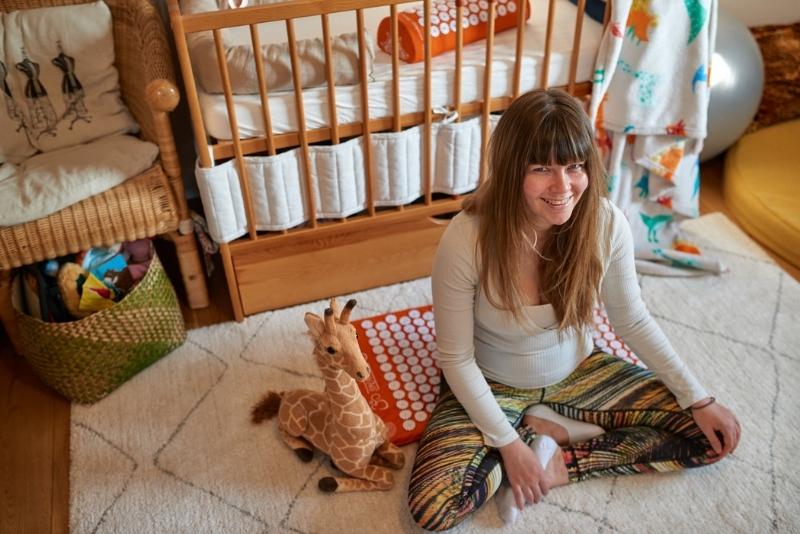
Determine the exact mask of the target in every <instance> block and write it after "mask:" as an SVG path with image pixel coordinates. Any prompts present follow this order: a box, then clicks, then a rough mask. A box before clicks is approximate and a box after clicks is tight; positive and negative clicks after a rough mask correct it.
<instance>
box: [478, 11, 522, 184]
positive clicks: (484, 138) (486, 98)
mask: <svg viewBox="0 0 800 534" xmlns="http://www.w3.org/2000/svg"><path fill="white" fill-rule="evenodd" d="M496 2H497V0H489V6H488V9H489V13H488V14H489V20H488V29H487V30H486V60H485V61H484V67H483V116H482V117H481V169H480V175H479V177H478V184H482V183H483V181H484V180H486V173H487V171H488V163H489V155H488V154H487V153H486V147H487V146H488V144H489V112H490V111H491V108H492V52H493V51H494V23H495V20H494V17H495V13H496V11H497V10H496V8H497V6H496ZM523 3H524V2H523Z"/></svg>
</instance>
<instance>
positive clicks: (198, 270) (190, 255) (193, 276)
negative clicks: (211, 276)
mask: <svg viewBox="0 0 800 534" xmlns="http://www.w3.org/2000/svg"><path fill="white" fill-rule="evenodd" d="M169 238H170V240H172V242H173V243H175V254H176V255H177V257H178V266H179V267H180V270H181V278H182V279H183V287H184V289H185V290H186V300H187V302H188V304H189V307H190V308H191V309H193V310H198V309H201V308H207V307H208V305H209V299H208V286H207V284H206V275H205V272H204V271H203V265H202V263H201V262H200V251H199V249H198V247H197V240H196V239H195V237H194V234H187V235H181V234H179V233H178V232H172V233H170V236H169Z"/></svg>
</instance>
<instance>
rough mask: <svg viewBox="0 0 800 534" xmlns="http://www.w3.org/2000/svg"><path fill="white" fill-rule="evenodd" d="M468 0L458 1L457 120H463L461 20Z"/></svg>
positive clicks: (462, 36) (455, 102)
mask: <svg viewBox="0 0 800 534" xmlns="http://www.w3.org/2000/svg"><path fill="white" fill-rule="evenodd" d="M466 3H467V0H457V2H456V75H455V80H454V84H453V85H454V88H453V91H454V94H453V105H454V107H455V111H456V121H457V122H461V62H462V61H463V53H464V51H463V48H464V26H463V25H462V23H461V20H462V19H463V18H464V7H465V6H466Z"/></svg>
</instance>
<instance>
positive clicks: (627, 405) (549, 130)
mask: <svg viewBox="0 0 800 534" xmlns="http://www.w3.org/2000/svg"><path fill="white" fill-rule="evenodd" d="M489 169H490V177H489V179H488V180H487V181H486V182H485V183H484V184H482V185H481V187H480V188H479V190H478V191H477V192H476V193H475V195H473V196H472V197H471V198H470V199H469V200H468V201H467V203H466V205H465V209H464V211H463V212H462V213H460V214H459V215H457V216H456V217H455V218H453V220H452V221H451V222H450V225H449V226H448V228H447V230H446V231H445V234H444V236H443V237H442V240H441V243H440V245H439V249H438V252H437V254H436V259H435V263H434V268H433V275H432V284H433V304H434V314H435V319H436V337H437V344H438V352H439V356H438V363H439V366H440V367H441V369H442V371H443V373H444V378H445V381H444V382H443V384H442V386H443V387H442V391H441V395H440V399H439V402H438V404H437V406H436V408H435V410H434V413H433V415H432V417H431V420H430V422H429V424H428V427H427V428H426V430H425V433H424V435H423V437H422V440H421V442H420V446H419V449H418V452H417V456H416V460H415V463H414V468H413V471H412V475H411V481H410V484H409V490H408V502H409V507H410V511H411V514H412V515H413V516H414V518H415V520H416V521H417V522H418V523H419V524H420V525H421V526H422V527H424V528H426V529H429V530H446V529H449V528H451V527H453V526H455V525H456V524H458V523H459V522H461V521H462V520H463V519H464V518H465V517H467V516H468V515H469V514H470V513H471V512H473V511H474V510H476V509H477V508H479V507H480V506H481V505H483V504H484V503H485V502H486V501H487V500H488V499H489V498H490V497H491V496H492V495H493V494H494V493H495V492H496V491H497V490H498V489H499V488H501V486H502V488H501V489H503V490H504V491H505V499H504V501H503V502H499V504H501V505H502V506H501V513H502V515H504V518H505V519H506V520H507V521H511V520H513V519H514V513H513V512H514V511H515V510H516V509H522V508H523V507H524V506H525V504H526V503H535V502H539V501H540V500H541V498H542V496H543V495H546V494H547V492H548V490H549V489H551V488H553V487H556V486H560V485H564V484H567V483H568V482H577V481H580V480H584V479H586V478H590V477H598V476H605V475H620V474H628V473H647V472H654V471H668V470H675V469H682V468H685V467H697V466H701V465H705V464H709V463H712V462H715V461H717V460H719V459H721V458H723V457H725V456H726V455H727V454H729V453H730V452H731V451H733V450H734V449H735V448H736V445H737V443H738V441H739V434H740V427H739V423H738V421H737V420H736V418H735V417H734V415H733V414H732V413H731V412H730V411H729V410H728V409H727V408H725V407H724V406H722V405H721V404H720V403H716V402H714V398H713V397H709V395H708V393H707V392H706V390H705V389H704V388H703V386H702V385H701V384H700V383H699V382H698V381H697V379H696V378H695V377H694V376H693V375H692V373H691V372H690V370H689V369H688V368H687V366H686V365H685V364H684V363H683V362H682V361H681V359H680V358H679V356H678V355H677V354H676V353H675V350H674V349H673V348H672V346H671V345H670V343H669V341H668V340H667V339H666V337H665V336H664V334H663V333H662V331H661V329H660V328H659V327H658V325H657V324H656V322H655V321H654V320H653V318H652V317H651V316H650V313H649V312H648V310H647V308H646V307H645V305H644V303H643V302H642V299H641V296H640V290H639V285H638V282H637V279H636V272H635V269H634V257H633V238H632V236H631V231H630V228H629V226H628V222H627V221H626V219H625V217H624V215H623V214H622V212H620V211H619V209H618V208H616V207H615V206H613V205H612V204H611V203H610V202H609V201H608V200H606V199H605V198H603V192H604V190H605V183H606V182H605V176H604V173H603V170H602V166H601V163H600V159H599V155H598V153H597V149H596V146H595V144H594V137H593V133H592V127H591V123H590V120H589V118H588V116H587V115H586V113H585V112H584V111H583V108H582V107H581V106H580V104H579V103H578V101H577V100H575V99H574V98H573V97H571V96H569V95H568V94H567V93H564V92H563V91H558V90H537V91H533V92H530V93H527V94H525V95H522V96H521V97H519V98H518V99H517V100H515V101H514V103H513V104H512V105H511V107H510V108H509V109H508V110H507V111H506V112H505V113H504V114H503V115H502V117H501V119H500V121H499V123H498V124H497V127H496V129H495V131H494V133H493V134H492V137H491V140H490V153H489ZM599 301H602V302H603V303H604V305H605V307H606V311H607V313H608V317H609V319H610V321H611V324H612V325H613V327H614V329H615V330H616V332H617V333H618V334H620V335H621V336H622V338H623V339H624V340H625V342H626V343H627V344H628V345H629V346H630V347H631V348H632V349H633V350H634V351H635V352H636V354H637V356H639V358H641V359H642V360H643V361H644V362H645V363H646V364H647V366H648V368H649V369H647V370H646V369H642V368H640V367H637V366H635V365H632V364H630V363H628V362H625V361H623V360H620V359H618V358H615V357H613V356H609V355H607V354H604V353H602V352H599V351H598V350H597V349H596V348H594V347H593V344H592V336H591V334H590V326H591V321H592V308H593V307H594V306H595V305H596V304H597V303H598V302H599ZM504 480H505V482H504Z"/></svg>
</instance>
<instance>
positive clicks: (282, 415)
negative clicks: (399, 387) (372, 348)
mask: <svg viewBox="0 0 800 534" xmlns="http://www.w3.org/2000/svg"><path fill="white" fill-rule="evenodd" d="M355 305H356V301H355V300H352V299H351V300H349V301H347V304H346V305H345V307H344V310H342V312H341V314H340V313H339V307H338V305H337V304H336V299H331V302H330V307H329V308H327V309H326V310H325V318H324V319H323V318H322V317H320V316H318V315H316V314H313V313H310V312H309V313H306V315H305V322H306V325H307V326H308V330H309V334H310V335H311V339H312V340H313V341H314V357H315V359H316V361H317V365H318V366H319V368H320V370H321V371H322V376H323V378H324V380H325V391H324V392H321V391H311V390H308V389H295V390H292V391H286V392H281V393H276V392H273V391H271V392H268V393H267V395H266V396H265V397H264V398H263V399H262V400H261V401H260V402H259V403H258V404H256V405H255V406H254V407H253V410H252V421H253V422H254V423H259V422H261V421H263V420H265V419H271V418H272V417H274V416H275V415H277V416H278V429H279V430H280V433H281V437H282V438H283V440H284V441H285V442H286V444H287V445H289V447H291V448H292V450H294V451H295V452H296V453H297V456H298V457H299V458H300V459H301V460H303V461H306V462H308V461H311V459H312V458H313V448H314V447H315V448H317V449H319V450H320V451H322V452H324V453H325V454H327V455H329V456H330V458H331V461H332V462H333V464H334V465H335V466H336V467H337V468H338V469H340V470H341V471H344V472H345V473H346V474H347V475H349V477H324V478H322V479H320V481H319V488H320V489H321V490H322V491H326V492H333V491H336V492H348V491H365V490H373V489H378V490H388V489H391V488H392V486H394V475H393V473H392V471H391V470H390V469H389V468H391V469H400V468H401V467H403V465H404V464H405V457H404V455H403V451H402V450H400V449H399V448H398V447H397V446H395V445H394V444H392V443H391V442H390V441H389V440H388V438H387V433H386V425H384V423H383V421H382V420H381V419H380V417H378V416H377V415H375V414H374V413H373V412H372V410H371V409H370V407H369V404H368V403H367V401H366V400H365V399H364V397H363V396H362V395H361V392H360V391H359V389H358V387H357V385H356V383H357V382H361V381H364V380H366V379H367V378H368V377H369V375H370V368H369V365H368V364H367V362H366V360H365V359H364V355H363V354H362V353H361V350H360V348H359V346H358V340H357V338H356V329H355V328H354V327H353V325H351V324H350V312H352V311H353V308H354V307H355Z"/></svg>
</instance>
